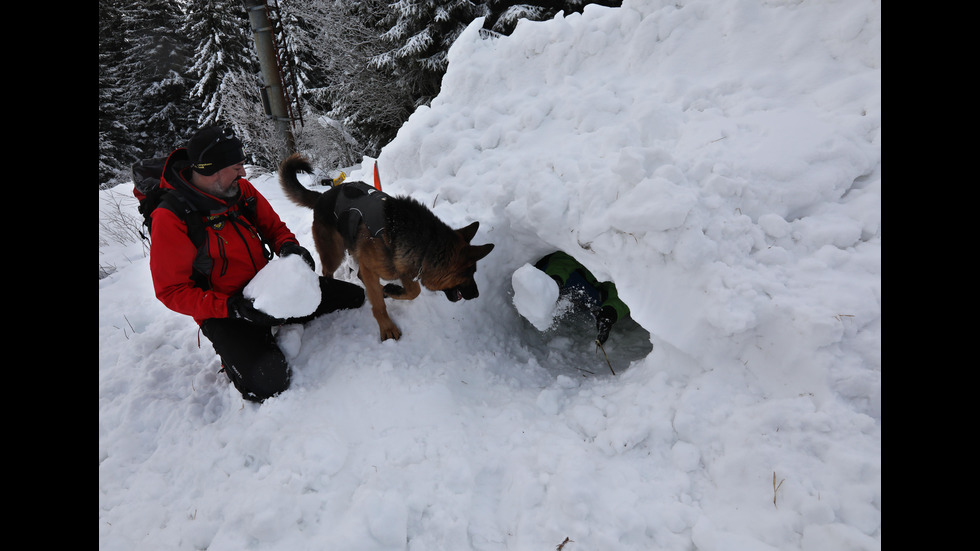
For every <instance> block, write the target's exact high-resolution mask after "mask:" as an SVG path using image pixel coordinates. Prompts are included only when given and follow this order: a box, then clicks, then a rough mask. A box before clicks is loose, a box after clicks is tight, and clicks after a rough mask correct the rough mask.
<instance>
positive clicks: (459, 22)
mask: <svg viewBox="0 0 980 551" xmlns="http://www.w3.org/2000/svg"><path fill="white" fill-rule="evenodd" d="M389 6H390V10H391V11H390V12H389V13H388V14H387V17H386V18H385V20H384V21H383V24H384V25H385V26H386V28H387V30H386V31H385V32H384V34H382V35H381V38H382V39H383V40H384V41H385V42H386V43H387V44H389V45H390V48H389V49H388V50H387V51H385V52H383V53H382V54H380V55H376V56H374V58H372V60H371V63H372V64H373V65H374V66H377V67H380V68H382V69H385V70H387V71H388V72H389V73H390V74H392V75H393V76H394V77H395V78H396V79H398V80H399V81H400V83H401V84H402V85H403V86H407V87H408V89H409V90H410V91H411V94H412V96H413V97H414V98H415V105H416V106H418V105H423V104H428V103H429V102H430V101H431V100H432V98H434V97H435V96H436V95H437V94H438V93H439V87H440V83H441V82H442V75H443V73H444V72H445V71H446V65H447V62H446V54H447V53H448V52H449V47H450V46H452V44H453V42H454V41H455V40H456V38H457V37H459V34H460V33H461V32H463V29H465V28H466V26H467V25H469V23H470V22H471V21H473V20H474V19H476V18H477V17H480V16H482V15H486V13H487V9H486V6H485V5H484V4H482V3H479V4H478V3H474V2H471V1H469V0H396V1H395V2H393V3H391V4H389Z"/></svg>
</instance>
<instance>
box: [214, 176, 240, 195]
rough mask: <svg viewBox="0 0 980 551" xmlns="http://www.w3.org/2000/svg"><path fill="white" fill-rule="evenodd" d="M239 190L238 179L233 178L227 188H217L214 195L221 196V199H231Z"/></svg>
mask: <svg viewBox="0 0 980 551" xmlns="http://www.w3.org/2000/svg"><path fill="white" fill-rule="evenodd" d="M239 191H240V188H239V186H238V179H235V181H234V182H233V183H232V184H231V185H230V186H228V189H226V190H224V191H221V190H217V191H216V192H215V195H217V196H218V197H221V198H222V199H232V198H234V197H237V196H238V192H239Z"/></svg>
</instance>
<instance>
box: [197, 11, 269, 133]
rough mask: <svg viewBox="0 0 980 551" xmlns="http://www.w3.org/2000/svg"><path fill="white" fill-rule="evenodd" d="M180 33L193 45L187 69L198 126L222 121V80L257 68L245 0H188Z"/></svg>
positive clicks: (254, 70)
mask: <svg viewBox="0 0 980 551" xmlns="http://www.w3.org/2000/svg"><path fill="white" fill-rule="evenodd" d="M186 11H187V17H186V24H185V25H184V27H183V29H182V31H181V34H182V35H183V36H184V37H186V40H187V41H188V42H189V43H190V44H193V45H194V55H193V57H192V59H191V64H190V67H189V69H188V73H189V74H190V75H191V76H192V77H193V78H194V79H196V83H195V84H194V86H193V87H192V88H191V90H190V95H191V96H192V97H193V98H195V100H196V101H197V102H198V108H199V109H200V111H201V113H200V116H199V117H198V120H197V124H198V126H199V127H204V126H209V125H212V124H222V123H224V122H225V121H223V119H222V110H221V106H222V98H221V90H222V88H221V82H222V81H223V80H224V78H225V75H227V74H228V73H230V72H238V71H240V70H245V71H246V72H256V71H257V70H258V67H257V62H256V60H255V47H254V43H253V42H252V37H251V31H250V30H249V28H248V17H247V15H246V13H245V7H244V4H243V3H242V0H188V3H187V6H186Z"/></svg>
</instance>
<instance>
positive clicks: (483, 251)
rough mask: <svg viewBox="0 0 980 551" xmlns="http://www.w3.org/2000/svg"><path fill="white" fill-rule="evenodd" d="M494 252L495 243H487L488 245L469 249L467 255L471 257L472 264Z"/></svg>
mask: <svg viewBox="0 0 980 551" xmlns="http://www.w3.org/2000/svg"><path fill="white" fill-rule="evenodd" d="M492 250H493V243H487V244H486V245H477V246H473V247H467V249H466V254H467V255H468V256H469V257H470V260H471V261H472V262H476V261H477V260H480V259H481V258H483V257H484V256H487V255H488V254H490V251H492Z"/></svg>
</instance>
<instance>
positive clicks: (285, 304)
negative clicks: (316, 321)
mask: <svg viewBox="0 0 980 551" xmlns="http://www.w3.org/2000/svg"><path fill="white" fill-rule="evenodd" d="M243 294H244V295H245V298H248V299H253V300H254V301H255V302H254V306H255V307H256V308H257V309H259V310H261V311H263V312H265V313H266V314H269V315H270V316H275V317H277V318H283V319H285V318H298V317H302V316H307V315H309V314H312V313H313V311H314V310H316V308H317V306H319V305H320V280H319V277H317V275H316V272H314V271H313V270H311V269H310V267H309V265H307V264H306V262H305V261H304V260H303V259H302V257H300V256H299V255H295V254H294V255H290V256H287V257H284V258H280V257H276V258H274V259H272V261H270V262H269V263H268V264H266V266H265V267H264V268H262V269H261V270H259V273H257V274H255V277H254V278H252V281H250V282H249V283H248V285H246V286H245V290H244V291H243Z"/></svg>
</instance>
